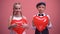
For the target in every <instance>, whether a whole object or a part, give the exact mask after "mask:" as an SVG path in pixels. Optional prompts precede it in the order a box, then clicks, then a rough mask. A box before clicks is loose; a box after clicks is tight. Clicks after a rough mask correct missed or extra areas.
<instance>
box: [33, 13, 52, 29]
mask: <svg viewBox="0 0 60 34" xmlns="http://www.w3.org/2000/svg"><path fill="white" fill-rule="evenodd" d="M38 14H40V13H38ZM38 14H36V15H34V16H38ZM42 14H43V16H47V17H48V18H49V25H47V28H48V29H50V28H51V27H52V24H51V21H50V16H49V15H47V14H45V13H42ZM34 16H33V17H34ZM40 17H42V16H40ZM33 29H36V27H33Z"/></svg>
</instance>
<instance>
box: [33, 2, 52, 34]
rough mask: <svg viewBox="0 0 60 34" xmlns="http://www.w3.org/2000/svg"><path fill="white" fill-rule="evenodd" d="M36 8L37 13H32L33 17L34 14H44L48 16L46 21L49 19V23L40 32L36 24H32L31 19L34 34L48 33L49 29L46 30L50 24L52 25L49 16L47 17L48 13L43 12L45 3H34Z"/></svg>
mask: <svg viewBox="0 0 60 34" xmlns="http://www.w3.org/2000/svg"><path fill="white" fill-rule="evenodd" d="M36 8H37V10H38V12H39V13H38V14H36V15H34V17H35V16H40V17H41V16H42V17H44V16H46V17H48V21H49V23H48V25H47V26H46V27H45V29H44V30H43V31H42V32H40V31H39V30H38V29H37V28H36V25H35V24H34V20H32V21H33V27H34V28H35V34H49V31H48V28H51V26H52V24H51V22H50V17H49V15H47V14H45V13H44V11H45V9H46V4H45V3H44V2H40V3H38V4H37V5H36Z"/></svg>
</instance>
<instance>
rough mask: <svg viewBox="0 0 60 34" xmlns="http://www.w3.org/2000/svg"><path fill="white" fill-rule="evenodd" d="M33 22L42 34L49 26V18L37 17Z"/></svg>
mask: <svg viewBox="0 0 60 34" xmlns="http://www.w3.org/2000/svg"><path fill="white" fill-rule="evenodd" d="M33 22H34V25H35V26H36V28H37V29H38V30H39V31H40V32H42V31H43V30H44V29H45V28H46V27H47V24H48V17H47V16H35V17H33Z"/></svg>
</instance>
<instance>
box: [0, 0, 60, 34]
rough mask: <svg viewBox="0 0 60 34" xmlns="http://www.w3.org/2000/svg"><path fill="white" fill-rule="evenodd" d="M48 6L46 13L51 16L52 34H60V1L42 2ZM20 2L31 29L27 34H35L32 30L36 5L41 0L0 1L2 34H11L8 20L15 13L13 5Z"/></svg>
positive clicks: (0, 33) (0, 28) (50, 30)
mask: <svg viewBox="0 0 60 34" xmlns="http://www.w3.org/2000/svg"><path fill="white" fill-rule="evenodd" d="M42 1H43V2H45V3H46V4H47V7H46V10H45V13H47V14H49V15H50V18H51V19H50V20H51V23H52V25H53V26H52V28H51V29H49V33H50V34H60V0H42ZM15 2H20V3H21V5H22V13H23V15H24V16H26V17H27V20H28V24H29V29H28V30H26V31H27V34H34V32H35V30H33V29H32V25H31V24H32V17H33V15H35V14H37V13H38V11H37V9H36V4H37V3H39V2H40V0H0V34H10V30H8V19H9V17H10V15H11V14H12V11H13V4H14V3H15Z"/></svg>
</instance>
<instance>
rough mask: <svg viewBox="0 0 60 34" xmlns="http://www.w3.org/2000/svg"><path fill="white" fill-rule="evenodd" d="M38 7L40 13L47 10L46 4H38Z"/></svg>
mask: <svg viewBox="0 0 60 34" xmlns="http://www.w3.org/2000/svg"><path fill="white" fill-rule="evenodd" d="M37 9H38V11H39V13H43V12H44V11H45V9H46V6H44V5H40V6H38V8H37Z"/></svg>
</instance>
